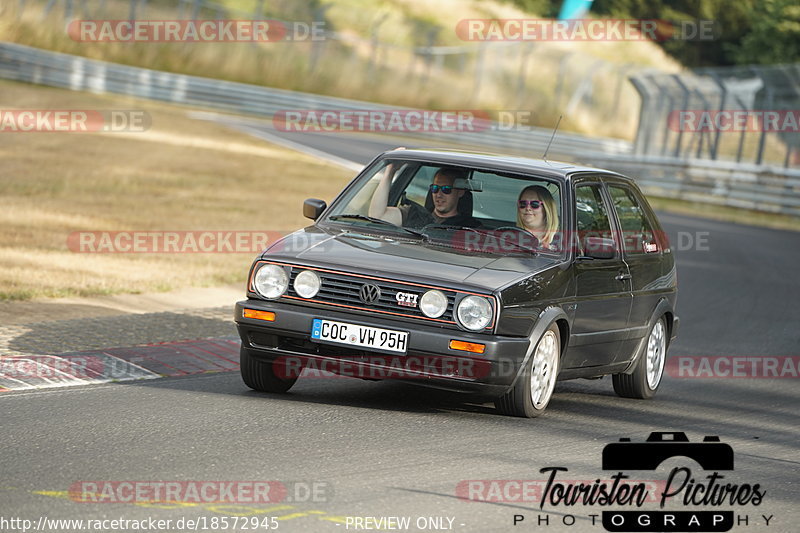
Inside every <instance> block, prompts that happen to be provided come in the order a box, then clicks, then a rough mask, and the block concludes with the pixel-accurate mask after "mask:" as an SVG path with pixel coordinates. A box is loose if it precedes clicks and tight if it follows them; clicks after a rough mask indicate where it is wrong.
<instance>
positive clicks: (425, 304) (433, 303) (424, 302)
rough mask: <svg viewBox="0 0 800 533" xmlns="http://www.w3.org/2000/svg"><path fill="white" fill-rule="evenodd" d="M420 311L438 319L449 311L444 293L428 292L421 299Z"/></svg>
mask: <svg viewBox="0 0 800 533" xmlns="http://www.w3.org/2000/svg"><path fill="white" fill-rule="evenodd" d="M419 310H420V311H422V314H423V315H425V316H427V317H430V318H438V317H440V316H442V315H443V314H444V312H445V311H447V296H445V295H444V293H443V292H442V291H428V292H426V293H425V294H423V295H422V298H420V299H419Z"/></svg>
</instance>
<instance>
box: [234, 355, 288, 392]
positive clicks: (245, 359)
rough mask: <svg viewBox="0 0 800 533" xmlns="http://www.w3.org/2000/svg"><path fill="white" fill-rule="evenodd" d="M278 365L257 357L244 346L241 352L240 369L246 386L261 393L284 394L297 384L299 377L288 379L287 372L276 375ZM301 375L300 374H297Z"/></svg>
mask: <svg viewBox="0 0 800 533" xmlns="http://www.w3.org/2000/svg"><path fill="white" fill-rule="evenodd" d="M276 366H277V363H275V361H265V360H261V359H258V358H257V357H255V356H254V355H253V354H252V353H251V350H248V349H247V348H245V347H244V346H242V347H241V349H240V350H239V369H240V371H241V373H242V380H243V381H244V384H245V385H247V386H248V387H250V388H251V389H253V390H257V391H260V392H277V393H284V392H286V391H288V390H289V389H291V388H292V385H294V384H295V382H297V377H298V376H294V377H287V376H285V374H287V372H285V371H284V372H282V373H280V374H279V373H276V371H275V370H276ZM297 373H298V374H299V372H297Z"/></svg>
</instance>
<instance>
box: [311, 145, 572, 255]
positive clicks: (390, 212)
mask: <svg viewBox="0 0 800 533" xmlns="http://www.w3.org/2000/svg"><path fill="white" fill-rule="evenodd" d="M329 222H332V223H335V224H339V225H346V226H349V227H350V228H349V229H351V230H357V231H369V232H372V233H392V234H397V235H398V236H403V237H407V238H409V239H415V240H419V241H421V242H424V243H426V244H430V245H435V246H450V247H453V248H456V249H459V250H462V251H467V252H475V253H500V254H539V253H546V254H558V255H561V254H562V253H563V247H562V246H561V243H560V238H559V237H560V235H561V233H562V232H561V230H562V227H561V225H562V224H563V217H562V191H561V185H560V184H559V183H558V182H556V181H553V180H549V179H545V178H537V177H535V176H527V175H519V174H513V173H508V172H493V171H491V170H487V169H478V168H470V167H462V166H450V165H442V164H441V163H433V162H421V161H409V160H403V159H386V160H383V161H381V162H379V163H377V164H376V165H374V167H372V168H370V169H369V170H368V171H367V172H365V174H364V175H362V176H361V177H360V178H359V179H358V181H357V182H356V183H354V184H353V186H352V187H350V188H349V189H348V190H347V191H346V193H345V194H344V195H343V196H342V197H341V198H339V199H338V200H337V201H336V202H335V204H334V205H333V207H332V209H331V210H330V212H329V213H328V214H327V216H326V218H325V219H323V220H320V223H322V224H326V223H329Z"/></svg>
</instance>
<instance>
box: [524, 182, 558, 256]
mask: <svg viewBox="0 0 800 533" xmlns="http://www.w3.org/2000/svg"><path fill="white" fill-rule="evenodd" d="M517 226H518V227H520V228H522V229H525V230H527V231H529V232H530V233H532V234H533V235H534V236H535V237H536V238H537V239H539V246H540V247H541V248H545V249H555V248H556V245H557V243H556V242H555V241H556V240H557V239H556V235H557V233H558V211H557V209H556V202H555V200H554V199H553V195H552V194H550V191H548V190H547V188H546V187H543V186H542V185H530V186H528V187H525V188H524V189H522V192H520V193H519V197H518V198H517Z"/></svg>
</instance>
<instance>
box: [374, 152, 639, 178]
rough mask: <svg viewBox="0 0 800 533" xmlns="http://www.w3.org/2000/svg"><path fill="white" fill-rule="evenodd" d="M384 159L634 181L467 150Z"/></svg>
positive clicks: (588, 169) (398, 154)
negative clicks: (608, 177)
mask: <svg viewBox="0 0 800 533" xmlns="http://www.w3.org/2000/svg"><path fill="white" fill-rule="evenodd" d="M379 157H381V158H387V157H388V158H392V157H398V158H402V159H411V160H416V161H428V162H434V163H442V164H446V165H456V166H471V167H483V168H487V169H492V170H499V171H506V172H519V173H523V174H535V175H537V176H542V177H549V178H561V179H568V178H569V177H570V176H571V175H573V174H577V173H582V172H591V173H595V174H596V173H602V174H605V175H608V176H613V177H619V178H623V179H626V180H630V181H632V180H631V179H630V178H628V177H626V176H623V175H621V174H618V173H616V172H613V171H610V170H604V169H600V168H594V167H587V166H582V165H576V164H573V163H565V162H563V161H550V160H544V159H530V158H527V157H519V156H510V155H502V154H492V153H482V152H468V151H464V150H438V149H437V150H416V149H415V150H408V149H395V150H389V151H387V152H384V153H383V154H381V156H379Z"/></svg>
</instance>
